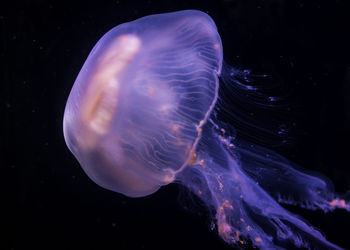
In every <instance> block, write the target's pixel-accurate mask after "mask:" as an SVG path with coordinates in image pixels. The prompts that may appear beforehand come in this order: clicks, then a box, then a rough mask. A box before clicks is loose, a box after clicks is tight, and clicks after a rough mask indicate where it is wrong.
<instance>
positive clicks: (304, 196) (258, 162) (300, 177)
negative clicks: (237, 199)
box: [234, 143, 350, 212]
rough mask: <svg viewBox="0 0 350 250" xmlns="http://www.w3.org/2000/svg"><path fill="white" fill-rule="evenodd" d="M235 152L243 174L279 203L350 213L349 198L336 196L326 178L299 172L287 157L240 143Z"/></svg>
mask: <svg viewBox="0 0 350 250" xmlns="http://www.w3.org/2000/svg"><path fill="white" fill-rule="evenodd" d="M234 150H236V151H237V152H238V154H239V158H240V162H241V164H240V165H241V166H242V169H243V171H244V172H245V173H246V174H247V175H248V176H249V177H251V178H252V180H254V181H255V182H256V183H257V184H258V185H260V186H261V187H262V188H264V190H265V191H266V192H268V193H269V194H270V195H271V196H272V197H274V198H275V199H276V200H277V201H278V202H280V203H285V204H291V205H299V206H301V207H303V208H307V209H312V210H315V209H320V210H323V211H325V212H328V211H332V210H334V209H336V208H340V209H346V210H348V211H350V204H349V202H348V201H347V200H348V198H347V196H346V195H345V196H344V195H343V196H342V195H338V194H336V193H335V192H334V191H333V186H332V183H331V182H330V181H329V180H328V179H327V178H326V177H323V176H320V175H319V174H316V173H310V174H307V173H306V172H301V171H298V170H297V169H298V167H297V166H294V165H295V164H292V163H291V162H289V161H288V160H287V159H285V158H284V157H282V156H280V155H278V154H277V153H275V152H273V151H270V150H268V149H265V148H262V147H259V146H256V145H253V146H249V145H247V144H244V143H239V145H237V147H236V149H234ZM317 175H318V176H317Z"/></svg>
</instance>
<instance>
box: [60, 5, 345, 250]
mask: <svg viewBox="0 0 350 250" xmlns="http://www.w3.org/2000/svg"><path fill="white" fill-rule="evenodd" d="M222 60H223V51H222V44H221V39H220V36H219V34H218V32H217V29H216V26H215V23H214V21H213V20H212V19H211V18H210V17H209V16H208V15H206V14H205V13H203V12H200V11H194V10H189V11H179V12H174V13H167V14H160V15H152V16H147V17H144V18H140V19H137V20H135V21H133V22H129V23H125V24H121V25H119V26H117V27H115V28H113V29H112V30H111V31H109V32H108V33H107V34H105V35H104V36H103V37H102V38H101V39H100V41H99V42H98V43H97V44H96V46H95V47H94V49H93V50H92V52H91V53H90V55H89V57H88V59H87V60H86V62H85V64H84V66H83V68H82V70H81V71H80V73H79V75H78V77H77V79H76V81H75V83H74V86H73V88H72V91H71V93H70V96H69V99H68V101H67V105H66V110H65V114H64V124H63V127H64V136H65V140H66V143H67V146H68V147H69V149H70V150H71V151H72V153H73V154H74V155H75V157H76V158H77V159H78V161H79V163H80V164H81V166H82V167H83V169H84V171H85V172H86V173H87V175H88V176H89V177H90V178H91V179H92V180H93V181H95V182H96V183H97V184H98V185H100V186H102V187H104V188H107V189H110V190H113V191H115V192H119V193H122V194H124V195H127V196H129V197H141V196H146V195H149V194H152V193H154V192H155V191H157V190H158V189H159V188H160V187H161V186H163V185H167V184H168V183H171V182H176V183H179V184H181V185H184V186H186V187H188V189H189V190H191V191H192V192H193V193H194V194H196V195H197V196H198V197H199V198H200V199H201V200H202V201H203V202H204V203H205V204H206V205H207V206H208V208H209V209H213V210H214V211H215V213H214V214H215V221H216V224H217V230H218V233H219V235H220V236H221V237H222V239H224V240H225V241H226V242H227V243H229V244H232V245H237V246H238V245H242V244H245V243H246V241H247V240H250V241H251V242H252V244H253V245H255V246H257V247H258V248H261V249H276V248H278V247H282V248H283V247H288V246H291V245H295V246H297V247H308V248H309V247H325V248H335V249H337V248H338V247H337V246H335V245H333V244H332V243H330V242H328V241H327V240H326V239H325V237H324V236H323V235H322V234H321V233H320V232H319V231H317V230H316V229H314V228H313V227H311V226H310V225H308V224H307V223H305V222H304V221H303V220H302V219H301V218H299V217H298V216H296V215H294V214H292V213H290V212H288V211H287V210H285V209H284V208H282V207H281V206H280V205H279V204H278V202H281V203H291V204H298V205H301V206H303V207H305V208H310V209H322V210H324V211H331V210H333V209H335V208H344V209H346V210H348V211H349V210H350V205H349V203H348V202H347V201H345V200H344V199H342V198H340V197H339V196H336V195H335V194H334V193H333V192H332V190H331V187H330V184H329V183H327V182H326V180H323V179H320V178H319V177H315V176H312V175H308V174H306V173H303V172H299V171H297V170H295V168H293V164H291V163H290V162H288V161H287V160H286V159H284V158H283V157H282V156H280V155H278V154H276V153H275V152H272V151H269V150H267V149H265V148H262V147H258V146H256V145H251V144H248V143H244V142H242V141H238V140H237V139H234V138H232V137H231V136H230V135H227V134H226V131H225V130H224V129H222V126H221V125H220V124H222V123H221V122H220V121H219V120H217V119H216V111H215V109H214V106H215V104H216V101H217V100H218V98H219V97H218V89H219V79H218V77H219V76H220V77H227V76H223V75H222V72H221V70H222V63H223V61H222ZM232 72H234V71H232ZM232 72H231V73H232ZM228 77H233V76H232V75H231V76H228ZM237 84H238V85H239V83H237ZM242 86H243V85H242ZM244 87H245V88H248V90H249V89H251V88H253V87H252V86H248V85H245V86H244ZM270 98H271V101H274V100H275V99H274V97H270Z"/></svg>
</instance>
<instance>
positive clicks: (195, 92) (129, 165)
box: [63, 10, 222, 197]
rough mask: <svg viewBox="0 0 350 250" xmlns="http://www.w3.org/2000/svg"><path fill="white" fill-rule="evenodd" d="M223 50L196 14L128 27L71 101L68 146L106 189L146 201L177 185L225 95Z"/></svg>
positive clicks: (105, 47)
mask: <svg viewBox="0 0 350 250" xmlns="http://www.w3.org/2000/svg"><path fill="white" fill-rule="evenodd" d="M221 66H222V44H221V40H220V36H219V34H218V32H217V29H216V26H215V23H214V21H213V20H212V19H211V18H210V17H209V16H208V15H207V14H205V13H203V12H200V11H195V10H187V11H179V12H173V13H167V14H158V15H151V16H147V17H143V18H140V19H137V20H135V21H132V22H129V23H124V24H121V25H119V26H117V27H115V28H113V29H112V30H110V31H109V32H107V33H106V34H105V35H104V36H103V37H102V38H101V39H100V40H99V41H98V43H97V44H96V45H95V47H94V48H93V50H92V52H91V53H90V55H89V56H88V58H87V60H86V62H85V64H84V66H83V68H82V69H81V71H80V73H79V75H78V77H77V79H76V81H75V83H74V86H73V88H72V90H71V93H70V95H69V98H68V101H67V105H66V109H65V113H64V120H63V124H64V126H63V127H64V138H65V141H66V143H67V145H68V147H69V149H70V150H71V151H72V153H73V154H74V155H75V157H76V158H77V159H78V161H79V163H80V165H81V166H82V167H83V169H84V171H85V172H86V173H87V175H88V176H89V177H90V178H91V179H92V180H94V181H95V182H96V183H97V184H99V185H100V186H102V187H104V188H107V189H110V190H113V191H116V192H119V193H122V194H124V195H127V196H131V197H138V196H145V195H148V194H151V193H153V192H155V191H156V190H158V189H159V188H160V187H161V186H162V185H166V184H168V183H170V182H172V181H173V180H174V179H175V176H176V173H178V172H180V171H182V169H183V168H185V167H186V166H187V165H188V164H189V162H190V161H191V159H193V157H195V149H196V145H197V143H198V140H199V138H200V136H201V130H202V126H203V125H204V124H205V122H206V120H207V118H208V116H209V114H210V112H211V110H212V108H213V106H214V105H215V102H216V99H217V93H218V84H219V83H218V75H219V74H220V71H221Z"/></svg>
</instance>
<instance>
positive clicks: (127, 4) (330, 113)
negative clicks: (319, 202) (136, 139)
mask: <svg viewBox="0 0 350 250" xmlns="http://www.w3.org/2000/svg"><path fill="white" fill-rule="evenodd" d="M349 3H350V2H349V1H347V0H344V1H313V2H311V1H299V0H295V1H282V0H280V1H272V0H266V1H246V0H240V1H238V0H237V1H235V0H232V1H231V0H224V1H199V2H198V3H196V2H194V1H189V0H187V1H174V0H171V1H170V0H163V1H153V0H149V1H140V2H135V1H81V2H78V1H71V2H68V1H67V2H64V1H23V2H18V1H9V3H7V4H4V3H1V5H2V7H1V8H0V32H1V33H0V34H1V41H0V42H1V44H0V46H1V47H0V52H1V54H0V56H1V59H2V60H1V61H2V66H1V69H0V70H1V81H0V82H1V89H0V90H1V92H0V93H1V99H0V105H1V106H0V110H1V126H2V129H1V130H0V131H1V132H0V133H1V134H0V136H1V139H0V146H1V148H0V150H1V151H0V154H1V159H0V163H1V165H0V167H1V172H2V173H3V174H1V179H2V181H1V184H2V185H3V187H2V188H1V190H2V195H1V203H0V206H1V210H2V209H4V211H3V212H1V213H0V216H1V217H0V229H1V234H0V248H1V249H32V248H33V249H81V248H82V249H187V248H188V249H190V248H192V249H208V248H209V249H230V248H229V247H228V246H226V245H225V244H224V243H223V242H222V241H221V240H220V239H219V238H218V237H217V235H216V232H215V231H214V232H211V231H210V229H209V219H208V217H206V216H205V215H203V212H205V211H203V209H201V208H190V210H191V211H187V210H185V209H183V204H182V202H179V198H178V197H179V193H181V191H180V190H179V188H178V187H177V186H176V185H168V186H167V187H164V188H162V189H161V190H159V191H158V192H157V193H155V194H154V195H152V196H149V197H145V198H140V199H129V198H126V197H124V196H122V195H120V194H117V193H113V192H110V191H107V190H104V189H102V188H100V187H99V186H97V185H96V184H94V183H93V182H92V181H91V180H89V179H88V177H87V176H86V175H85V174H84V173H83V171H82V169H81V168H80V166H79V164H78V163H77V161H76V160H75V159H74V157H73V155H72V154H71V153H70V152H69V151H68V149H67V147H66V146H65V142H64V139H63V134H62V118H63V111H64V107H65V102H66V99H67V97H68V95H69V91H70V89H71V87H72V84H73V82H74V80H75V78H76V76H77V74H78V72H79V70H80V69H81V67H82V64H83V62H84V61H85V59H86V57H87V56H88V53H89V52H90V50H91V49H92V47H93V46H94V44H95V43H96V42H97V41H98V39H99V38H100V37H101V36H102V35H103V34H104V33H105V32H107V31H108V30H109V29H111V28H113V27H114V26H116V25H118V24H120V23H124V22H127V21H131V20H134V19H136V18H139V17H142V16H145V15H149V14H156V13H163V12H169V11H175V10H183V9H199V10H202V11H204V12H206V13H208V14H209V15H210V16H211V17H212V18H213V19H214V20H215V22H216V25H217V27H218V30H219V33H220V35H221V38H222V41H223V46H224V56H225V60H226V61H227V62H229V63H230V64H232V65H234V66H236V67H240V68H243V69H245V68H247V69H251V70H252V71H253V72H258V73H267V74H271V75H272V77H273V79H274V81H276V82H280V84H281V86H287V89H288V91H289V92H290V93H292V94H290V95H289V97H288V98H289V100H290V102H292V103H293V105H292V106H291V107H292V108H291V109H290V110H289V113H288V119H289V122H290V121H293V123H292V124H293V126H292V127H288V131H287V132H286V136H287V137H288V142H287V143H280V144H279V146H278V147H276V146H275V147H271V148H272V149H274V150H276V151H278V152H280V153H282V154H283V155H284V156H286V157H288V158H289V159H291V160H293V161H294V162H296V163H298V164H300V165H301V166H303V167H304V168H307V169H311V170H317V171H318V172H321V173H323V174H324V175H326V176H328V177H329V178H330V179H331V180H332V181H333V182H334V186H335V189H336V191H338V192H345V191H346V190H347V189H350V179H349V176H350V175H349V174H350V170H349V161H348V155H349V149H350V147H349V145H348V142H349V139H350V129H349V118H350V101H349V100H350V99H349V98H350V96H349V94H350V57H349V56H350V53H349V44H350V39H349V38H348V36H347V33H348V32H349V24H350V18H349V13H350V4H349ZM284 88H285V87H284ZM277 140H279V138H277ZM180 200H181V199H180ZM288 208H290V209H291V210H292V211H293V212H296V213H299V214H301V215H302V216H303V217H305V218H306V219H307V220H308V221H309V222H311V223H312V224H313V225H314V226H316V227H318V228H320V229H321V230H322V232H324V233H325V234H326V235H327V239H329V240H330V241H331V242H333V243H335V244H338V245H340V246H342V247H344V248H350V243H349V242H350V241H349V230H350V229H349V226H350V215H349V214H347V213H345V212H344V211H336V212H334V213H332V214H326V215H325V214H324V213H322V212H319V211H316V212H315V211H305V210H303V209H298V208H293V207H288Z"/></svg>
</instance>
